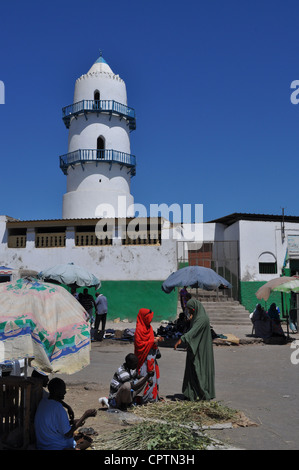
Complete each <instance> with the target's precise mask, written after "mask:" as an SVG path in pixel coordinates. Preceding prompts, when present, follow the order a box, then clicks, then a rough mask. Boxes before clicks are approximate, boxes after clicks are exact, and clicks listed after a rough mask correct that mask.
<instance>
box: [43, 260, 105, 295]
mask: <svg viewBox="0 0 299 470" xmlns="http://www.w3.org/2000/svg"><path fill="white" fill-rule="evenodd" d="M38 277H39V278H40V279H42V280H44V281H55V282H59V283H61V284H65V285H67V286H70V285H76V286H77V287H83V286H85V287H96V288H97V289H98V288H99V287H100V286H101V281H100V280H99V279H98V278H97V277H96V276H94V274H92V273H90V272H89V271H87V270H86V269H85V268H82V267H81V266H78V265H76V264H74V263H68V264H57V265H56V266H53V267H51V268H48V269H45V270H44V271H41V272H40V273H39V275H38Z"/></svg>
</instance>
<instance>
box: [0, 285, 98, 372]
mask: <svg viewBox="0 0 299 470" xmlns="http://www.w3.org/2000/svg"><path fill="white" fill-rule="evenodd" d="M22 358H33V359H32V361H31V366H32V367H34V368H35V369H36V370H38V371H39V372H43V373H47V374H48V373H52V372H56V373H65V374H73V373H74V372H77V371H79V370H81V369H82V368H83V367H85V366H87V365H88V364H89V362H90V326H89V322H88V320H87V313H86V311H85V310H84V308H83V307H82V305H81V304H80V303H79V302H78V301H77V300H76V299H75V298H74V297H73V296H72V295H71V294H70V293H69V292H68V291H67V290H66V289H65V288H64V287H62V286H57V285H54V284H50V283H49V284H48V283H45V282H40V281H39V280H37V279H24V278H22V279H18V280H17V281H15V282H13V283H12V282H5V283H3V284H1V285H0V362H3V361H6V360H7V361H11V360H18V359H22Z"/></svg>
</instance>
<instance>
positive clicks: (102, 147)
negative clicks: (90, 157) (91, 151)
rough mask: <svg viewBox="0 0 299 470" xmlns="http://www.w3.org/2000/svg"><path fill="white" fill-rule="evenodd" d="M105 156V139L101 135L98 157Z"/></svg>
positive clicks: (98, 139)
mask: <svg viewBox="0 0 299 470" xmlns="http://www.w3.org/2000/svg"><path fill="white" fill-rule="evenodd" d="M104 157H105V139H104V137H102V136H101V135H100V136H99V137H98V138H97V158H101V159H104Z"/></svg>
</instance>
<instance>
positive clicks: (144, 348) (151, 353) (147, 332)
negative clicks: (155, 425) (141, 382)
mask: <svg viewBox="0 0 299 470" xmlns="http://www.w3.org/2000/svg"><path fill="white" fill-rule="evenodd" d="M153 316H154V313H153V312H152V311H151V310H149V309H147V308H141V309H140V310H139V313H138V316H137V323H136V330H135V335H134V346H135V355H136V356H137V357H138V365H137V369H138V373H139V375H140V376H142V377H144V376H146V375H147V374H148V373H149V372H152V371H153V372H154V375H153V377H152V378H151V381H150V382H149V383H148V384H147V385H146V388H145V390H144V394H143V403H147V402H155V401H158V400H159V382H160V372H159V366H158V363H157V354H158V352H159V350H158V342H159V341H162V340H163V339H162V338H161V337H160V336H158V337H155V336H154V331H153V328H152V326H151V321H152V319H153Z"/></svg>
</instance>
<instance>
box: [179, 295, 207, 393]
mask: <svg viewBox="0 0 299 470" xmlns="http://www.w3.org/2000/svg"><path fill="white" fill-rule="evenodd" d="M187 308H188V309H189V312H190V316H191V324H190V329H189V331H187V333H185V334H184V335H182V336H181V338H180V339H179V340H178V341H177V343H176V345H175V347H174V349H177V347H178V346H179V345H180V344H182V345H183V346H185V347H187V357H186V366H185V375H184V380H183V388H182V392H183V394H184V395H185V397H186V398H187V399H188V400H191V401H195V400H212V399H213V398H215V367H214V352H213V343H212V335H211V328H210V320H209V317H208V315H207V314H206V311H205V309H204V307H203V306H202V304H201V303H200V302H199V301H198V300H195V299H190V300H189V301H188V302H187Z"/></svg>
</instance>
